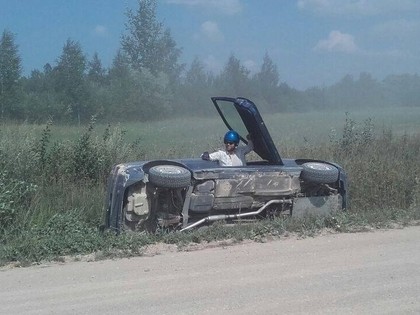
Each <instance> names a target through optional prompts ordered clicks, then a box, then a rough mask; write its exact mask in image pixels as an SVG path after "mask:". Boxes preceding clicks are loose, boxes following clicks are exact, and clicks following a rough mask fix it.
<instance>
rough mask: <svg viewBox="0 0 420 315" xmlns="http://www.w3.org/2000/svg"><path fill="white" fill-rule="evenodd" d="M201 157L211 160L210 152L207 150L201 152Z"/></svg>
mask: <svg viewBox="0 0 420 315" xmlns="http://www.w3.org/2000/svg"><path fill="white" fill-rule="evenodd" d="M201 158H202V159H203V160H206V161H209V160H210V154H209V153H208V152H207V151H206V152H204V153H203V154H201Z"/></svg>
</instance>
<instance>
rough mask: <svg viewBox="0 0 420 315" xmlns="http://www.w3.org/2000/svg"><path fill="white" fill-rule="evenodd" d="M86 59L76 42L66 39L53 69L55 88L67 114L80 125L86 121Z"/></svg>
mask: <svg viewBox="0 0 420 315" xmlns="http://www.w3.org/2000/svg"><path fill="white" fill-rule="evenodd" d="M85 70H86V57H85V56H84V54H83V52H82V48H81V46H80V44H79V43H78V42H74V41H73V40H71V39H68V40H67V42H66V44H65V45H64V47H63V51H62V54H61V56H60V57H59V59H58V62H57V66H56V67H55V68H54V76H55V88H56V91H57V92H58V93H59V94H60V95H61V101H62V102H63V104H64V105H65V106H66V110H67V111H68V113H69V114H71V115H72V116H73V118H76V119H77V121H78V123H79V124H80V122H81V119H82V117H83V118H84V119H88V118H89V117H86V116H88V115H89V114H90V113H88V108H87V106H86V105H87V104H86V103H87V87H86V84H85Z"/></svg>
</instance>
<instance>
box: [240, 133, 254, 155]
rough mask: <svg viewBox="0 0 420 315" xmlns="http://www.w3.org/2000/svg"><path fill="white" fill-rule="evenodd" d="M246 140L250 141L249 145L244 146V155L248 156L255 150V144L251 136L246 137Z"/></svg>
mask: <svg viewBox="0 0 420 315" xmlns="http://www.w3.org/2000/svg"><path fill="white" fill-rule="evenodd" d="M246 139H247V140H248V144H247V145H246V146H243V148H242V151H243V153H244V154H248V153H249V152H251V151H252V150H254V142H252V137H251V134H248V135H247V136H246Z"/></svg>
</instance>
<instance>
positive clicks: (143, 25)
mask: <svg viewBox="0 0 420 315" xmlns="http://www.w3.org/2000/svg"><path fill="white" fill-rule="evenodd" d="M138 4H139V8H138V10H137V11H136V12H133V11H132V10H128V12H127V14H126V15H127V17H128V22H127V23H126V25H125V26H126V30H127V31H128V34H127V35H123V37H122V48H123V50H124V52H125V53H126V54H127V56H128V57H129V60H130V64H131V66H132V67H133V68H134V69H136V70H139V71H142V69H147V70H148V71H150V72H151V73H152V74H153V75H157V74H158V73H159V72H164V73H166V74H168V75H171V76H173V75H177V74H179V71H180V66H179V65H178V58H179V56H180V54H181V50H180V49H179V48H177V47H176V43H175V41H174V40H173V39H172V37H171V33H170V31H169V29H166V30H164V27H163V24H162V23H160V22H158V21H157V19H156V0H138Z"/></svg>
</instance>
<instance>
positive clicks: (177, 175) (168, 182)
mask: <svg viewBox="0 0 420 315" xmlns="http://www.w3.org/2000/svg"><path fill="white" fill-rule="evenodd" d="M149 182H151V183H152V184H154V185H155V186H158V187H164V188H183V187H187V186H189V185H190V183H191V173H190V171H189V170H187V169H186V168H183V167H180V166H176V165H157V166H153V167H151V168H150V169H149Z"/></svg>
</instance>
